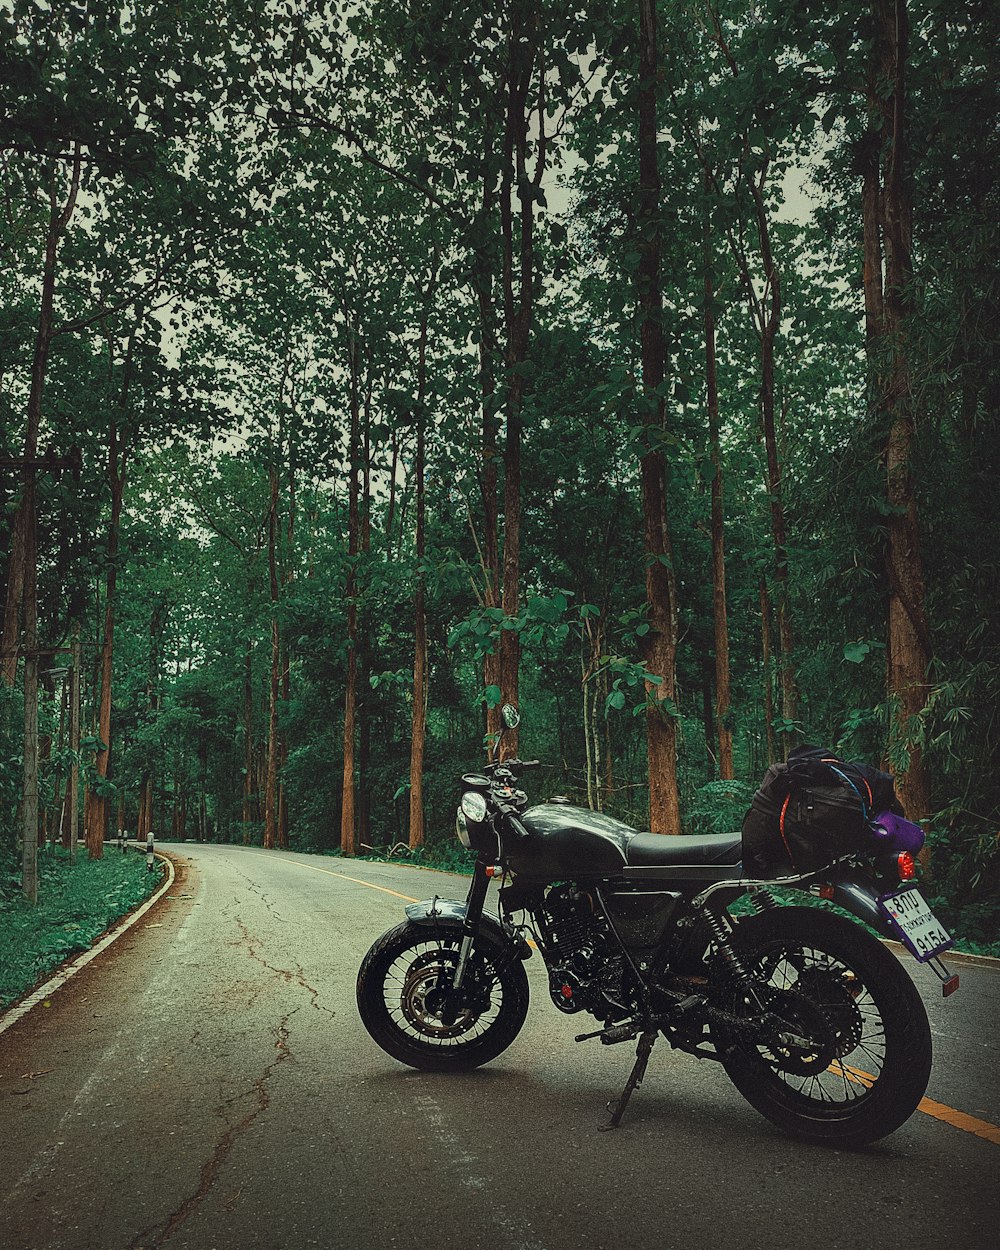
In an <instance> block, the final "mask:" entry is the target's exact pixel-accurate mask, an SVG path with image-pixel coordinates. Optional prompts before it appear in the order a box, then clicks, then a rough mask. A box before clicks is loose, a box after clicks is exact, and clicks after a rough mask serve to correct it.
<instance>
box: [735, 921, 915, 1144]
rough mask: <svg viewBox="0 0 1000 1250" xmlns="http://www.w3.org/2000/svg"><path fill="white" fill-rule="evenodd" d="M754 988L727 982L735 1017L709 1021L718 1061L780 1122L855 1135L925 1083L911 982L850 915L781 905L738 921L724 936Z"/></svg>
mask: <svg viewBox="0 0 1000 1250" xmlns="http://www.w3.org/2000/svg"><path fill="white" fill-rule="evenodd" d="M733 945H734V947H735V949H736V950H737V951H738V952H739V954H740V956H741V958H742V960H743V963H744V966H745V967H746V969H747V971H748V972H749V973H750V974H751V976H752V977H753V980H754V983H755V988H756V991H757V998H758V1000H760V1002H762V1004H763V1006H764V1012H763V1013H761V1010H760V1007H759V1005H758V1003H755V1002H753V1001H752V999H749V1001H748V996H747V995H746V994H745V992H744V991H742V990H738V989H737V990H734V991H733V993H732V995H731V998H730V1002H729V1004H728V1006H729V1010H730V1012H731V1013H732V1014H734V1015H737V1016H743V1017H744V1018H745V1020H746V1024H745V1025H744V1026H739V1025H736V1024H733V1025H725V1026H723V1027H721V1028H720V1027H717V1028H716V1040H717V1042H718V1043H719V1045H720V1049H722V1050H723V1051H727V1052H728V1053H726V1055H725V1058H724V1060H723V1062H724V1066H725V1069H726V1072H727V1073H728V1074H729V1077H730V1079H731V1080H732V1082H733V1084H734V1085H735V1086H736V1088H737V1089H738V1090H739V1091H740V1093H741V1094H742V1095H743V1096H744V1098H746V1100H747V1101H748V1102H749V1103H750V1104H751V1105H752V1106H754V1107H756V1109H757V1110H758V1111H760V1112H761V1113H762V1114H763V1115H765V1116H766V1117H767V1118H768V1119H769V1120H771V1121H772V1122H773V1123H774V1124H777V1125H778V1126H779V1127H780V1128H782V1129H784V1131H785V1132H787V1133H789V1134H791V1135H792V1136H795V1137H799V1138H802V1139H804V1140H806V1141H812V1142H817V1143H821V1144H826V1145H831V1146H845V1147H851V1146H861V1145H864V1144H865V1143H866V1142H870V1141H874V1140H876V1139H877V1138H879V1137H884V1136H885V1135H886V1134H888V1133H891V1132H893V1131H894V1130H895V1129H897V1128H899V1126H900V1125H901V1124H902V1123H903V1122H904V1121H905V1120H907V1119H909V1117H910V1116H911V1115H912V1114H913V1112H914V1111H915V1110H916V1107H917V1104H918V1103H919V1102H920V1099H921V1098H922V1097H923V1094H924V1090H925V1089H926V1088H927V1081H928V1078H929V1076H930V1068H931V1035H930V1026H929V1025H928V1023H927V1014H926V1012H925V1011H924V1006H923V1003H922V1002H921V1001H920V995H919V994H918V993H917V990H916V987H915V986H914V984H913V982H912V981H911V980H910V977H909V976H908V975H907V973H906V972H905V970H904V969H903V968H902V966H901V965H900V963H899V962H898V960H897V959H896V958H895V957H894V956H893V955H892V954H891V953H890V952H889V951H888V950H886V949H885V947H883V946H882V945H881V944H880V943H879V942H878V941H876V939H875V938H873V937H871V936H870V935H869V934H868V933H867V932H865V931H864V930H863V929H861V928H860V926H858V925H856V924H853V923H852V922H851V921H849V920H845V919H843V918H842V917H840V916H836V915H833V914H831V913H829V912H822V911H819V910H816V909H812V908H806V907H783V908H779V909H777V910H775V911H769V912H766V913H764V914H763V915H760V916H754V917H751V918H748V919H747V920H745V921H742V922H741V923H740V924H739V925H738V926H737V927H736V932H735V934H734V937H733Z"/></svg>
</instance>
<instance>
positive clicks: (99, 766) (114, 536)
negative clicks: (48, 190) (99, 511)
mask: <svg viewBox="0 0 1000 1250" xmlns="http://www.w3.org/2000/svg"><path fill="white" fill-rule="evenodd" d="M129 351H130V352H131V346H130V348H129ZM128 369H129V362H128V360H127V361H126V365H125V378H124V379H123V395H122V407H123V408H124V406H125V404H126V402H127V393H128ZM127 459H128V456H127V451H126V448H125V447H124V446H123V445H122V444H121V443H120V441H119V437H118V426H117V424H116V422H115V421H112V423H111V428H110V433H109V436H108V480H109V482H110V485H111V521H110V523H109V526H108V554H107V560H108V573H107V580H106V583H105V600H104V636H103V638H102V641H101V649H100V701H99V706H98V716H97V736H98V739H99V743H98V748H97V754H96V758H95V761H94V766H95V771H96V774H97V777H98V785H97V788H94V787H91V788H90V790H89V791H88V795H87V799H88V811H87V814H86V834H87V853H88V855H89V856H90V858H91V859H100V858H101V857H102V856H103V855H104V837H105V832H106V829H107V822H108V803H107V796H106V794H105V793H104V792H103V790H104V783H106V782H107V778H108V770H109V765H110V763H111V676H112V666H113V659H114V639H115V611H116V607H117V604H116V600H117V587H118V545H119V533H120V529H121V515H122V496H123V493H124V489H125V474H126V466H127Z"/></svg>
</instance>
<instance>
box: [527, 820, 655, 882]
mask: <svg viewBox="0 0 1000 1250" xmlns="http://www.w3.org/2000/svg"><path fill="white" fill-rule="evenodd" d="M520 820H521V823H522V824H523V825H524V827H525V829H527V831H528V835H529V836H528V837H526V838H524V839H522V840H521V842H520V843H519V844H518V845H517V846H516V847H512V848H509V849H508V847H507V846H506V844H505V846H504V851H505V852H506V853H507V859H508V860H509V862H510V866H511V868H513V870H514V871H515V872H516V873H518V874H519V875H521V876H524V877H529V878H532V877H533V878H535V879H536V880H543V881H556V880H559V879H560V878H563V877H585V876H598V877H599V876H605V875H607V874H609V873H615V872H620V871H621V870H622V869H623V868H624V867H625V866H626V864H627V862H628V844H629V842H631V840H632V839H633V838H634V837H635V836H636V831H635V830H634V829H633V828H631V826H629V825H626V824H623V823H622V821H620V820H615V819H614V817H612V816H605V815H604V813H603V812H592V811H590V810H589V809H588V808H586V807H573V806H572V805H571V804H569V803H538V804H536V805H535V806H534V807H529V808H528V810H527V811H526V812H524V813H523V814H522V816H521V817H520Z"/></svg>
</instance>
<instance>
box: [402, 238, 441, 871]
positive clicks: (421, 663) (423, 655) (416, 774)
mask: <svg viewBox="0 0 1000 1250" xmlns="http://www.w3.org/2000/svg"><path fill="white" fill-rule="evenodd" d="M436 267H437V258H436V257H435V272H432V273H431V276H430V280H429V282H428V285H427V289H426V290H425V292H424V301H423V307H422V311H421V318H420V341H419V344H418V356H417V453H416V464H415V465H414V472H415V476H416V512H417V516H416V556H417V585H416V592H415V596H414V600H415V601H414V605H413V721H412V734H411V736H410V822H409V844H410V846H411V847H413V848H414V849H415V848H416V847H418V846H423V843H424V751H425V747H426V739H427V613H426V606H425V595H426V581H427V579H426V575H425V571H424V556H425V554H426V534H425V522H426V516H425V512H426V501H425V485H426V483H425V477H426V472H425V468H426V466H425V458H426V444H427V412H426V402H427V326H428V320H429V317H430V304H431V300H432V298H433V296H434V292H435V290H436V286H437V274H436Z"/></svg>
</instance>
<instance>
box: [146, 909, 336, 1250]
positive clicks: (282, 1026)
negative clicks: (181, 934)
mask: <svg viewBox="0 0 1000 1250" xmlns="http://www.w3.org/2000/svg"><path fill="white" fill-rule="evenodd" d="M257 893H259V891H258V892H257ZM260 897H261V898H262V900H263V899H264V896H263V895H262V894H261V895H260ZM264 902H265V906H267V905H268V904H267V901H266V900H264ZM268 910H269V911H270V910H272V909H271V908H270V907H268ZM234 919H235V922H236V925H237V927H238V928H239V930H240V934H241V940H240V941H239V942H236V943H234V945H242V946H244V947H245V948H246V951H247V954H248V955H249V956H250V958H251V959H253V960H254V961H255V962H257V963H259V964H260V965H261V967H263V968H265V969H266V970H267V971H268V972H270V973H271V974H272V975H273V976H276V977H278V978H280V979H281V980H282V981H284V982H285V984H286V985H293V984H294V985H298V986H300V987H301V988H302V989H304V990H305V991H306V992H307V993H308V994H309V996H310V1006H312V1007H314V1008H315V1009H316V1010H317V1011H322V1012H325V1013H326V1014H327V1015H329V1016H331V1017H333V1016H335V1015H336V1012H334V1011H332V1010H331V1009H330V1008H328V1007H323V1006H321V1005H320V1003H319V1001H318V1000H319V990H318V989H316V988H315V987H314V986H312V985H310V984H309V982H308V981H307V980H306V977H305V971H304V969H303V968H302V966H301V964H296V967H295V969H294V971H293V970H292V969H289V968H279V967H276V966H275V965H274V964H271V963H269V962H268V961H267V959H265V958H264V956H263V955H262V954H261V953H260V950H259V938H257V937H255V935H254V934H253V933H251V931H250V929H249V927H248V926H247V925H246V923H245V922H244V921H243V920H242V919H241V918H240V917H239V916H235V917H234ZM300 1010H301V1004H300V1005H299V1006H298V1007H294V1008H292V1010H291V1011H288V1012H286V1013H285V1014H284V1015H283V1016H282V1017H281V1020H280V1021H279V1023H278V1027H277V1035H276V1040H275V1043H274V1046H275V1049H276V1050H277V1051H278V1055H277V1057H276V1058H275V1059H274V1060H273V1061H272V1062H271V1063H269V1064H268V1065H267V1066H266V1067H265V1069H264V1071H263V1072H262V1073H261V1075H260V1076H259V1077H258V1078H257V1080H256V1081H255V1082H254V1084H253V1087H252V1088H253V1092H254V1093H255V1094H256V1099H257V1103H256V1106H255V1107H253V1108H251V1110H249V1111H248V1112H247V1113H246V1115H244V1116H243V1118H242V1119H241V1120H239V1121H238V1123H236V1124H235V1125H232V1126H231V1127H230V1128H228V1129H227V1130H226V1131H225V1132H224V1133H223V1134H222V1136H221V1137H220V1138H219V1140H218V1141H217V1142H216V1144H215V1149H214V1150H213V1151H212V1154H211V1155H210V1157H209V1158H208V1159H207V1160H206V1162H205V1163H204V1164H203V1165H202V1169H201V1173H200V1176H199V1182H198V1187H197V1189H196V1190H195V1192H194V1193H193V1194H189V1195H188V1197H187V1198H185V1199H184V1201H183V1202H181V1203H180V1205H179V1206H178V1207H177V1208H176V1209H175V1210H174V1211H173V1212H172V1213H171V1214H170V1215H169V1216H168V1217H167V1219H166V1222H165V1223H163V1224H162V1225H159V1226H158V1225H153V1226H152V1227H150V1228H147V1229H145V1230H144V1231H143V1232H141V1233H139V1234H138V1235H137V1236H136V1237H135V1238H133V1240H132V1241H131V1242H130V1244H129V1246H128V1250H157V1248H158V1247H160V1246H162V1245H164V1244H165V1243H166V1242H168V1241H169V1240H170V1238H171V1237H172V1236H173V1235H174V1233H175V1232H176V1231H177V1229H178V1228H179V1227H180V1226H181V1225H182V1224H183V1223H184V1222H185V1221H186V1220H187V1219H188V1218H189V1217H190V1216H191V1214H192V1213H193V1212H194V1211H195V1210H196V1209H197V1208H198V1207H199V1206H200V1204H201V1203H202V1202H203V1201H204V1200H205V1198H206V1197H207V1196H208V1194H209V1193H210V1191H211V1190H212V1187H213V1186H214V1185H215V1182H216V1180H217V1179H218V1176H219V1172H220V1170H221V1168H222V1165H223V1163H224V1162H225V1161H226V1159H227V1157H228V1156H229V1154H230V1152H231V1150H232V1149H233V1146H234V1145H235V1143H236V1142H237V1140H238V1139H239V1138H240V1137H242V1136H243V1134H245V1133H246V1132H247V1131H248V1130H249V1129H250V1127H251V1125H252V1124H253V1123H254V1122H255V1121H256V1120H257V1118H258V1117H259V1116H261V1115H262V1114H263V1113H264V1112H265V1111H266V1110H267V1109H268V1107H269V1106H270V1101H271V1095H270V1091H269V1090H268V1088H267V1084H268V1082H269V1081H270V1079H271V1077H272V1076H273V1075H274V1073H275V1071H276V1070H277V1068H278V1066H279V1064H281V1063H283V1062H284V1061H285V1060H286V1059H292V1060H294V1058H295V1056H294V1054H293V1053H292V1050H291V1048H290V1047H289V1045H288V1039H289V1037H290V1035H291V1027H290V1025H291V1020H292V1017H293V1016H295V1015H296V1014H297V1013H298V1012H299V1011H300ZM195 1036H197V1033H196V1034H195ZM240 1097H243V1095H242V1094H240V1095H234V1096H232V1097H230V1098H227V1099H224V1100H223V1101H222V1104H221V1105H220V1106H219V1107H218V1108H217V1112H218V1114H219V1115H220V1116H221V1115H223V1114H224V1113H225V1111H226V1110H227V1109H228V1108H229V1107H230V1106H231V1105H232V1104H233V1103H234V1102H235V1101H237V1099H238V1098H240ZM240 1192H241V1189H237V1190H236V1191H235V1192H234V1193H231V1194H229V1195H228V1196H227V1198H226V1199H225V1201H224V1203H223V1205H224V1206H225V1208H226V1210H227V1211H232V1209H233V1208H234V1206H235V1205H236V1202H237V1201H238V1199H239V1195H240ZM158 1227H159V1229H160V1231H158V1232H157V1231H156V1230H157V1228H158Z"/></svg>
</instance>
